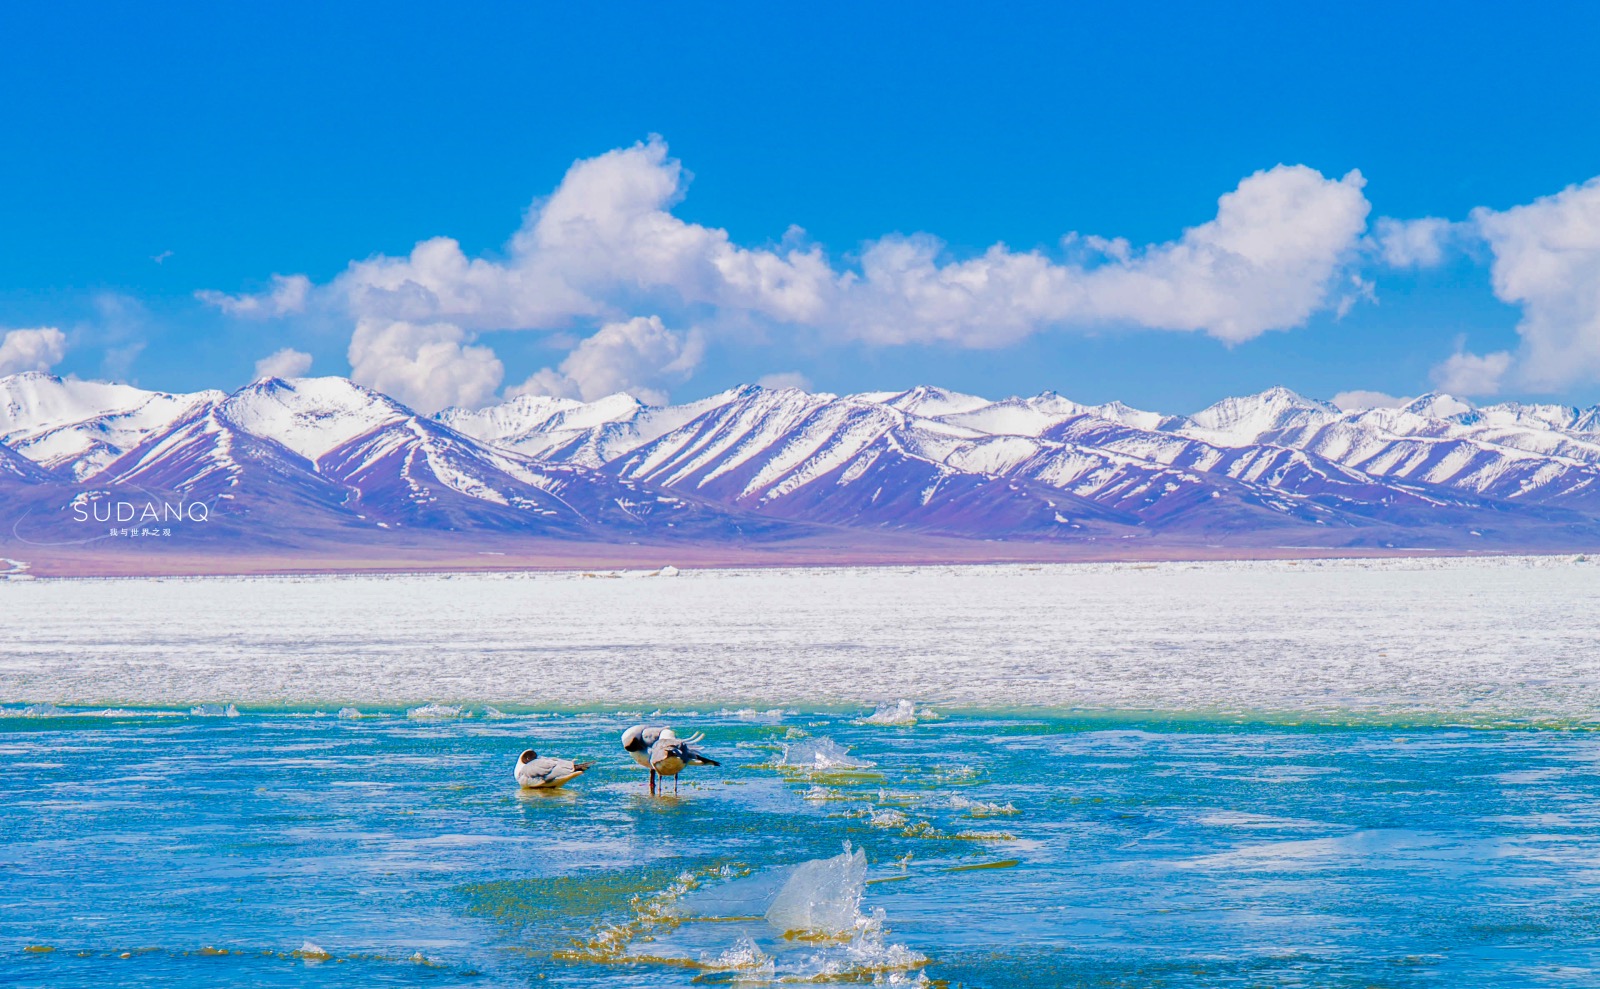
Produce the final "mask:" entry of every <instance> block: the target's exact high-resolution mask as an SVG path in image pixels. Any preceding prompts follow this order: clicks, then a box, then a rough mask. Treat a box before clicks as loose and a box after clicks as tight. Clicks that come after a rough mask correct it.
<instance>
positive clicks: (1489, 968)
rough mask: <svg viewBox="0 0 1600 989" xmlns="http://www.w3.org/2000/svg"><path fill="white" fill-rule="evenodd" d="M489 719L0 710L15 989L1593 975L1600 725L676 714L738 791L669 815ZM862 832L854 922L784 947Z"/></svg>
mask: <svg viewBox="0 0 1600 989" xmlns="http://www.w3.org/2000/svg"><path fill="white" fill-rule="evenodd" d="M914 710H915V709H914ZM36 713H37V712H36ZM433 713H435V714H439V713H443V712H438V711H435V712H433ZM469 713H470V714H471V716H470V717H433V718H408V717H406V716H405V715H404V714H403V713H402V712H389V713H387V714H379V715H377V716H374V715H373V713H372V712H367V716H364V717H361V718H348V717H346V718H340V717H337V716H334V715H333V714H332V712H329V713H328V714H327V715H324V716H313V715H312V714H311V713H310V712H285V711H277V712H267V713H255V712H252V711H250V710H248V709H247V710H245V711H244V712H243V713H242V714H241V715H239V716H237V717H226V716H220V717H219V716H207V715H191V714H188V713H182V714H165V715H157V714H150V713H143V714H115V713H113V714H111V715H109V716H105V715H101V716H94V717H84V716H75V715H62V714H60V713H56V714H51V715H49V716H33V717H21V716H16V715H17V709H16V708H15V707H13V708H11V709H9V712H8V716H6V717H4V718H0V773H3V775H4V778H5V780H6V783H5V795H6V799H5V801H4V802H3V803H0V836H3V837H4V845H3V850H0V877H3V881H0V982H5V983H15V984H21V985H50V986H66V985H106V984H117V985H163V986H168V985H176V986H186V985H193V986H210V985H216V984H224V983H229V984H252V985H268V986H270V985H332V986H368V985H385V984H405V985H410V984H439V985H455V984H470V985H518V986H526V985H529V984H546V985H562V986H585V985H650V986H675V985H691V984H697V985H703V984H734V983H738V984H745V985H759V984H765V983H768V982H771V981H774V980H781V979H784V978H802V977H813V976H819V975H821V976H823V977H825V978H830V979H833V980H835V981H866V982H871V981H873V980H874V979H878V980H880V981H885V982H887V981H891V980H897V981H900V982H905V983H915V982H920V981H923V980H926V981H928V982H932V983H944V984H949V985H960V986H973V987H977V986H994V987H1002V986H1030V985H1037V986H1060V985H1067V986H1077V985H1083V986H1089V985H1093V986H1152V987H1154V986H1185V987H1193V986H1288V985H1306V986H1319V987H1321V986H1350V987H1357V986H1393V987H1407V986H1465V985H1471V986H1591V985H1594V984H1596V982H1597V981H1600V961H1597V959H1600V736H1597V735H1595V734H1593V733H1591V732H1588V731H1582V730H1565V731H1541V730H1530V729H1515V730H1500V729H1463V728H1447V727H1417V726H1411V727H1406V726H1387V727H1386V726H1370V725H1369V726H1355V727H1306V726H1284V725H1272V724H1263V723H1257V724H1223V723H1207V722H1203V721H1192V720H1191V721H1172V720H1150V721H1132V720H1126V719H1122V720H1119V719H1113V718H1087V717H1086V718H1078V719H1071V718H1053V717H1034V716H1028V715H1023V714H1014V715H1010V716H980V715H977V714H971V713H968V714H946V715H944V716H941V717H929V716H927V714H926V712H925V711H924V712H921V713H918V714H917V720H916V723H915V724H910V725H904V724H902V725H889V724H874V723H867V722H865V720H864V718H863V715H865V714H867V713H868V712H867V711H861V712H854V713H849V714H839V713H833V714H813V713H794V712H788V713H785V712H777V713H768V714H756V713H753V712H746V713H744V714H742V715H740V714H732V713H721V714H706V713H688V712H678V713H675V714H672V713H669V714H668V715H666V716H663V717H662V718H659V719H657V720H664V721H669V722H671V723H674V724H676V725H677V726H678V727H679V728H680V729H684V728H694V729H698V730H704V731H705V732H706V735H707V737H706V743H705V745H706V748H707V749H708V751H709V752H710V753H711V754H712V755H713V756H715V757H718V758H720V759H721V760H722V761H723V766H722V768H720V769H711V768H705V769H699V770H689V771H687V772H686V774H685V778H684V783H683V786H682V788H681V791H680V792H679V793H678V794H677V795H676V796H666V797H658V798H655V799H651V798H649V797H648V796H646V795H645V793H644V792H643V791H644V785H643V784H644V777H643V772H642V770H639V769H638V768H637V767H636V766H634V765H633V764H632V763H631V762H630V761H628V760H627V759H626V758H625V756H624V754H623V753H622V752H621V751H620V750H619V749H618V747H617V742H616V739H617V737H618V733H619V732H620V730H621V729H622V728H623V727H625V726H626V725H627V724H629V723H632V722H634V721H636V720H639V717H638V716H637V713H623V714H574V713H570V712H569V713H552V714H541V715H536V714H522V715H515V716H511V717H504V718H493V717H489V716H487V712H485V711H484V710H483V709H482V708H477V709H474V710H472V711H471V712H469ZM212 714H213V715H214V712H213V713H212ZM903 714H905V712H904V711H903V710H893V709H889V710H886V711H885V713H884V714H883V715H882V716H881V717H880V720H901V718H900V717H899V716H901V715H903ZM527 745H532V746H534V747H536V748H537V749H538V750H539V751H540V752H541V753H547V754H556V755H564V756H571V757H592V758H598V759H599V760H600V764H599V765H598V766H597V767H596V768H595V769H594V770H593V771H591V772H590V773H589V774H588V775H586V776H584V777H582V778H580V779H579V780H577V781H575V782H574V783H573V784H572V785H571V786H570V788H569V789H567V790H565V791H561V792H556V793H547V794H540V793H528V794H524V793H519V792H518V791H517V790H516V789H515V788H514V785H513V784H512V782H511V765H512V763H513V761H514V759H515V757H516V754H517V753H518V752H519V751H520V750H521V749H522V748H523V747H524V746H527ZM786 747H787V750H786ZM796 763H798V764H799V765H795V764H796ZM808 766H809V767H810V768H807V767H808ZM819 766H820V767H822V768H817V767H819ZM845 842H849V843H850V845H851V847H852V849H858V850H862V851H864V852H865V854H866V859H867V863H868V864H867V871H866V885H865V888H864V891H863V892H862V893H861V900H860V903H859V906H857V905H856V903H855V902H854V901H853V900H851V899H850V895H849V894H850V890H848V889H837V888H831V889H823V890H821V891H820V893H819V895H820V896H821V897H822V898H823V900H827V899H828V897H829V896H834V897H835V898H836V899H835V900H828V901H827V902H824V903H823V904H822V907H823V908H824V909H821V910H820V911H813V913H818V914H819V915H822V914H826V915H828V916H834V915H836V914H837V912H838V908H839V903H838V902H837V897H839V896H842V897H844V899H845V900H846V901H847V903H846V907H847V908H848V909H847V913H846V915H847V916H852V915H853V916H854V917H855V927H854V929H852V930H850V931H845V932H834V934H833V936H832V937H821V936H818V935H816V934H811V935H806V934H797V933H795V932H788V933H789V935H790V936H788V937H786V936H785V934H786V932H785V931H784V930H780V929H779V926H781V925H780V924H774V923H772V922H770V921H768V920H767V919H766V917H765V916H764V915H765V914H766V912H767V910H768V908H769V907H770V906H771V905H772V903H773V901H774V900H775V899H777V898H778V896H779V892H780V890H782V889H783V888H784V886H785V884H786V883H788V882H789V881H790V879H791V877H792V876H793V874H794V871H795V867H796V866H798V865H800V864H801V863H805V862H808V861H816V860H826V859H830V858H835V857H837V856H840V855H842V854H843V852H844V847H845ZM837 864H838V860H837V859H835V866H837ZM848 871H849V870H848V869H844V868H838V867H823V866H813V867H810V869H809V871H808V872H807V873H806V874H807V875H810V876H813V877H816V876H828V875H839V876H843V875H846V874H847V873H848ZM818 881H819V882H822V881H823V880H818ZM827 881H832V880H827ZM841 881H842V880H841ZM836 885H837V884H836ZM793 892H794V891H793V888H791V890H790V894H791V895H789V896H788V897H786V901H792V900H793V899H794V896H793V895H792V894H793ZM814 892H815V891H814ZM830 910H831V911H834V912H833V913H831V914H830V913H828V911H830ZM879 911H881V914H879V913H878V912H879ZM793 915H794V913H793V911H792V910H791V911H790V913H788V914H785V916H793ZM45 949H48V950H45ZM741 966H742V967H741ZM541 979H543V980H544V981H543V982H541V981H540V980H541ZM741 980H742V981H741Z"/></svg>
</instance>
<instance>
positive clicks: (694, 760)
mask: <svg viewBox="0 0 1600 989" xmlns="http://www.w3.org/2000/svg"><path fill="white" fill-rule="evenodd" d="M705 737H706V735H705V732H698V733H696V734H694V735H690V736H689V737H688V738H679V737H678V736H677V734H676V733H675V732H673V730H672V729H671V728H663V729H661V733H660V734H659V735H657V736H656V742H655V744H654V745H652V746H650V772H651V781H652V788H651V792H652V793H654V792H655V790H654V786H653V783H654V779H655V777H656V776H662V777H667V776H670V777H672V792H673V793H677V792H678V774H679V773H681V772H682V771H683V767H684V766H720V765H722V763H720V762H718V761H717V760H715V759H712V758H710V757H709V756H706V755H704V754H702V753H700V752H697V751H695V750H694V748H693V745H694V743H696V742H698V741H700V740H701V739H702V738H705Z"/></svg>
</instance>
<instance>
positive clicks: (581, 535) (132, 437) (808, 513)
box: [0, 373, 1600, 572]
mask: <svg viewBox="0 0 1600 989" xmlns="http://www.w3.org/2000/svg"><path fill="white" fill-rule="evenodd" d="M1597 482H1600V406H1597V407H1594V408H1589V409H1578V408H1572V407H1566V406H1557V405H1524V404H1518V403H1509V402H1508V403H1502V404H1498V405H1489V406H1485V407H1481V408H1476V407H1473V406H1472V405H1470V404H1469V403H1466V402H1462V401H1459V400H1456V399H1454V398H1451V397H1450V396H1447V395H1439V394H1430V395H1424V396H1422V397H1421V398H1418V399H1416V400H1414V401H1412V402H1410V403H1409V404H1407V405H1405V406H1404V407H1402V408H1383V409H1370V410H1365V411H1344V410H1341V409H1339V408H1337V407H1335V406H1333V405H1331V404H1329V403H1326V402H1322V401H1317V400H1314V399H1308V398H1304V397H1302V396H1300V395H1297V394H1295V393H1294V392H1292V391H1289V390H1287V389H1284V388H1273V389H1270V390H1268V391H1265V392H1262V393H1260V394H1258V395H1249V396H1244V397H1240V398H1229V399H1225V400H1223V401H1221V402H1218V403H1217V404H1215V405H1213V406H1211V407H1209V408H1206V409H1203V410H1201V411H1199V412H1195V413H1193V414H1190V415H1165V414H1160V413H1155V412H1146V411H1140V410H1137V409H1133V408H1129V407H1127V406H1125V405H1122V404H1120V403H1111V404H1106V405H1083V404H1079V403H1077V402H1073V401H1071V400H1069V399H1066V398H1063V397H1061V396H1059V395H1056V394H1054V393H1051V392H1046V393H1044V394H1041V395H1035V396H1032V397H1027V398H1016V397H1013V398H1006V399H1002V400H999V401H992V400H989V399H985V398H980V397H977V396H973V395H964V394H960V393H956V392H951V391H946V390H943V389H939V388H933V387H918V388H912V389H910V390H908V391H902V392H872V393H864V394H857V395H843V396H840V395H831V394H820V393H817V394H813V393H809V392H806V391H802V390H798V389H794V388H779V389H771V388H762V387H758V386H753V385H750V386H743V387H739V388H735V389H732V390H730V391H726V392H723V393H721V394H718V395H714V396H712V397H710V398H706V399H702V400H700V401H696V402H690V403H687V404H683V405H673V406H665V407H652V406H649V405H646V404H643V403H641V402H639V401H637V400H636V399H634V398H632V397H630V396H628V395H613V396H610V397H608V398H602V399H600V400H598V401H594V402H587V403H585V402H579V401H576V400H572V399H565V398H551V397H539V396H524V397H521V398H516V399H512V400H510V401H508V402H506V403H505V404H502V405H497V406H494V407H491V408H486V409H479V410H464V409H447V410H445V411H443V412H441V413H439V414H437V415H433V416H428V415H422V414H419V413H417V412H415V411H413V410H411V409H409V408H407V407H406V406H405V405H403V404H402V403H400V402H397V401H395V400H394V399H392V398H390V397H388V396H386V395H383V394H381V393H379V392H375V391H372V390H370V389H367V388H364V387H362V386H360V385H357V384H355V383H353V382H351V381H349V380H346V379H343V378H299V379H290V380H283V379H278V378H264V379H261V380H258V381H255V382H252V383H251V384H249V385H247V386H245V387H243V388H241V389H239V390H238V391H235V392H233V393H231V394H228V393H223V392H218V391H204V392H196V393H192V394H167V393H163V392H155V391H146V390H143V389H139V388H135V387H132V386H128V385H116V384H106V383H101V382H88V381H78V380H73V379H61V378H58V377H54V376H51V375H48V374H43V373H25V374H17V375H12V376H9V377H5V378H0V549H3V550H4V552H5V554H6V556H7V557H8V558H17V559H19V560H23V561H37V562H38V563H39V564H41V566H40V567H38V568H36V569H37V570H38V572H49V571H50V570H51V567H52V566H54V567H55V569H56V571H58V572H68V571H73V570H74V569H75V565H74V564H73V563H72V562H71V561H77V564H76V569H77V570H82V571H84V572H139V571H140V570H141V569H154V570H173V571H181V572H187V571H192V570H193V571H204V570H207V569H210V568H213V567H222V568H223V569H231V568H237V569H252V568H266V569H272V568H283V567H286V566H294V565H296V564H302V565H307V566H314V567H340V566H366V565H370V566H375V567H391V566H404V565H413V564H414V565H418V566H422V565H429V564H430V563H433V564H440V565H451V566H457V565H469V564H470V563H471V561H472V560H474V559H476V561H477V562H478V563H479V564H483V563H485V562H489V563H493V562H496V561H492V560H486V557H489V556H500V555H505V556H506V557H507V561H508V565H509V563H510V562H516V563H521V564H525V563H528V562H529V561H530V560H532V561H533V562H538V560H539V559H542V558H546V557H547V558H548V559H549V560H550V561H551V562H564V563H576V564H581V563H583V562H585V561H588V560H591V559H592V560H595V561H602V562H603V561H607V560H610V561H618V560H621V561H629V560H635V559H637V560H644V559H659V560H662V561H671V560H678V561H691V562H692V561H696V560H726V561H728V562H734V561H737V560H741V559H748V560H757V561H761V560H770V561H774V562H777V561H785V560H787V561H803V562H822V561H827V560H839V561H846V560H861V561H866V560H875V559H882V560H891V559H907V560H909V559H926V560H931V559H952V560H954V559H963V560H976V559H1091V558H1093V559H1104V558H1138V557H1146V556H1166V557H1182V556H1226V555H1262V554H1276V555H1286V554H1295V553H1301V554H1310V553H1317V554H1329V553H1344V552H1359V553H1395V552H1416V551H1435V552H1463V551H1484V552H1512V551H1533V552H1556V551H1571V550H1578V549H1591V548H1595V547H1597V546H1600V483H1597ZM152 505H155V506H159V507H158V508H157V509H156V515H157V516H158V517H161V516H165V518H162V519H161V521H162V524H161V525H159V526H158V527H156V528H154V529H151V527H150V526H149V525H148V521H147V519H148V514H149V509H150V506H152ZM121 506H133V507H132V509H131V511H132V512H133V513H134V514H135V515H143V516H146V519H139V518H135V519H129V520H124V519H121V518H119V517H118V516H119V515H127V514H128V513H129V511H130V509H129V508H125V507H121ZM196 506H198V507H196ZM174 509H176V510H177V515H178V517H177V518H176V520H174V518H173V513H174ZM185 512H187V513H188V514H185ZM201 515H203V516H204V517H203V519H197V518H196V516H201ZM130 530H131V531H130ZM146 530H150V531H148V532H147V531H146ZM63 561H66V562H63ZM107 561H114V562H115V565H110V564H108V562H107ZM117 561H119V562H117ZM162 561H165V562H162ZM207 561H210V563H209V564H208V563H207ZM463 561H465V562H463Z"/></svg>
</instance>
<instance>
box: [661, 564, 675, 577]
mask: <svg viewBox="0 0 1600 989" xmlns="http://www.w3.org/2000/svg"><path fill="white" fill-rule="evenodd" d="M656 575H657V576H659V577H676V576H678V568H677V567H674V566H671V565H670V564H669V565H668V566H664V567H662V568H661V569H660V570H658V571H656Z"/></svg>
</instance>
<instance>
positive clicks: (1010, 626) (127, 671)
mask: <svg viewBox="0 0 1600 989" xmlns="http://www.w3.org/2000/svg"><path fill="white" fill-rule="evenodd" d="M0 643H3V644H0V703H6V704H12V705H16V704H40V703H54V704H60V705H68V704H71V705H80V706H82V705H107V706H110V705H128V706H151V705H157V706H160V705H175V706H185V707H186V706H188V705H193V704H198V703H208V702H209V703H221V704H227V703H237V704H240V705H244V706H251V705H253V706H258V707H259V706H281V707H296V708H306V707H309V706H316V705H328V706H333V705H347V704H348V705H368V706H377V707H389V708H396V707H402V706H408V705H416V704H422V703H425V702H430V701H431V702H438V703H447V704H467V705H474V704H476V705H495V706H498V707H500V708H502V709H504V710H507V711H515V710H518V709H523V710H533V709H544V710H548V709H552V708H565V707H594V708H606V709H610V710H616V709H617V708H618V707H619V706H623V707H636V706H658V705H672V706H678V707H683V706H688V705H696V706H706V705H714V706H717V707H729V708H737V707H744V706H750V707H758V708H766V707H771V706H776V705H813V706H821V707H826V706H829V705H835V706H841V707H848V706H852V705H859V704H863V703H872V702H879V701H885V700H893V699H895V698H900V697H907V698H912V699H914V700H916V701H917V702H919V703H924V704H933V705H935V706H939V705H944V706H948V707H952V708H998V709H1014V708H1035V709H1045V708H1053V709H1075V710H1105V711H1123V712H1128V711H1144V712H1163V713H1192V714H1194V715H1196V716H1201V717H1217V716H1219V715H1220V716H1230V715H1232V714H1235V713H1245V714H1264V715H1269V716H1283V717H1288V718H1291V719H1294V718H1312V719H1334V720H1339V719H1342V718H1346V717H1353V718H1357V719H1359V720H1372V719H1377V720H1387V719H1391V718H1401V719H1406V718H1415V717H1422V718H1430V717H1435V716H1437V717H1440V718H1442V719H1444V720H1466V721H1488V722H1495V721H1502V720H1512V721H1515V720H1522V719H1537V720H1551V721H1559V722H1572V721H1584V720H1587V719H1589V718H1590V717H1591V716H1592V715H1594V714H1595V713H1596V711H1597V710H1600V563H1594V562H1588V561H1584V560H1582V559H1581V558H1573V557H1548V558H1511V559H1476V560H1383V561H1372V560H1366V561H1323V562H1312V561H1303V562H1298V563H1291V562H1250V563H1197V564H1085V565H1060V566H1015V565H1013V566H966V567H915V568H871V569H868V568H857V569H794V570H767V571H755V570H747V571H737V570H728V571H684V572H682V573H680V574H678V575H676V576H646V575H642V574H626V573H625V574H621V575H615V574H598V575H597V574H576V573H561V574H553V573H538V574H479V575H437V576H427V575H424V576H345V577H275V578H206V579H186V578H167V579H125V580H61V581H49V580H36V581H0Z"/></svg>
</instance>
